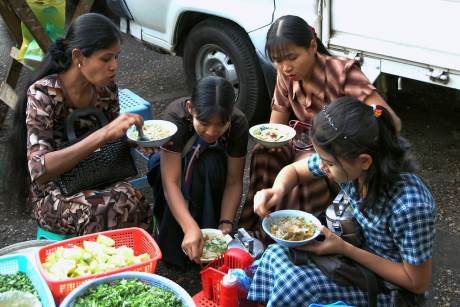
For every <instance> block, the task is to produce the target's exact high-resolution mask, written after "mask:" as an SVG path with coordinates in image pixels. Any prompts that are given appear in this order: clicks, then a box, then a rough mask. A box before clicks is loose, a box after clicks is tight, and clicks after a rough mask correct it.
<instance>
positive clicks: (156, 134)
mask: <svg viewBox="0 0 460 307" xmlns="http://www.w3.org/2000/svg"><path fill="white" fill-rule="evenodd" d="M142 130H143V132H144V135H145V137H146V138H147V139H148V140H147V141H141V140H139V132H138V131H137V129H136V126H134V125H133V126H131V127H130V128H129V129H128V131H127V132H126V136H127V137H128V139H130V140H131V141H133V142H136V143H137V144H139V145H141V146H143V147H160V146H161V145H163V144H164V143H166V142H167V141H169V139H170V138H171V137H172V136H173V135H174V134H175V133H176V132H177V126H176V125H175V124H174V123H172V122H169V121H167V120H161V119H153V120H146V121H144V125H143V126H142Z"/></svg>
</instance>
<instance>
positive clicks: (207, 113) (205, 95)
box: [191, 76, 235, 124]
mask: <svg viewBox="0 0 460 307" xmlns="http://www.w3.org/2000/svg"><path fill="white" fill-rule="evenodd" d="M191 100H192V111H193V112H194V113H195V114H196V118H197V119H198V120H199V121H203V122H207V121H209V120H210V119H211V118H212V117H214V116H218V117H219V118H220V119H221V121H222V124H226V123H227V122H228V121H229V120H230V118H231V116H232V113H233V107H234V105H235V91H234V89H233V86H232V84H231V83H230V82H229V81H227V80H225V79H224V78H221V77H217V76H208V77H205V78H202V79H200V80H198V81H197V83H196V84H195V86H194V88H193V91H192V96H191Z"/></svg>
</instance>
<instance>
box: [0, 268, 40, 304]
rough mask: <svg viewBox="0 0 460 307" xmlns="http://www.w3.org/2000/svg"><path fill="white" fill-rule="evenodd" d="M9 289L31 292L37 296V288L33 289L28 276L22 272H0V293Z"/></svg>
mask: <svg viewBox="0 0 460 307" xmlns="http://www.w3.org/2000/svg"><path fill="white" fill-rule="evenodd" d="M11 290H18V291H23V292H28V293H32V294H33V295H35V296H36V297H37V298H38V293H37V290H35V288H34V286H33V285H32V282H31V281H30V279H29V277H27V275H26V274H25V273H23V272H17V273H16V274H11V275H1V274H0V293H2V292H7V291H11Z"/></svg>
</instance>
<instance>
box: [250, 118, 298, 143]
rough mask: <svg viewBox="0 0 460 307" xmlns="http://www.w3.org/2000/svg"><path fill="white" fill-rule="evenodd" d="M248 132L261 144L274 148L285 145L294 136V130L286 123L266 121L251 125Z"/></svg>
mask: <svg viewBox="0 0 460 307" xmlns="http://www.w3.org/2000/svg"><path fill="white" fill-rule="evenodd" d="M249 134H250V135H251V136H252V137H253V138H254V140H255V141H256V142H258V143H260V144H262V145H263V146H265V147H267V148H274V147H280V146H284V145H286V144H287V143H288V142H289V141H290V140H291V139H292V138H293V137H295V134H296V131H295V130H294V128H291V127H289V126H287V125H283V124H272V123H266V124H259V125H255V126H252V127H251V128H250V129H249Z"/></svg>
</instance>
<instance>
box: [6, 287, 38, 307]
mask: <svg viewBox="0 0 460 307" xmlns="http://www.w3.org/2000/svg"><path fill="white" fill-rule="evenodd" d="M41 306H42V304H41V303H40V301H39V300H38V298H36V297H35V295H33V294H32V293H28V292H23V291H16V290H12V291H6V292H3V293H0V307H41Z"/></svg>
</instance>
